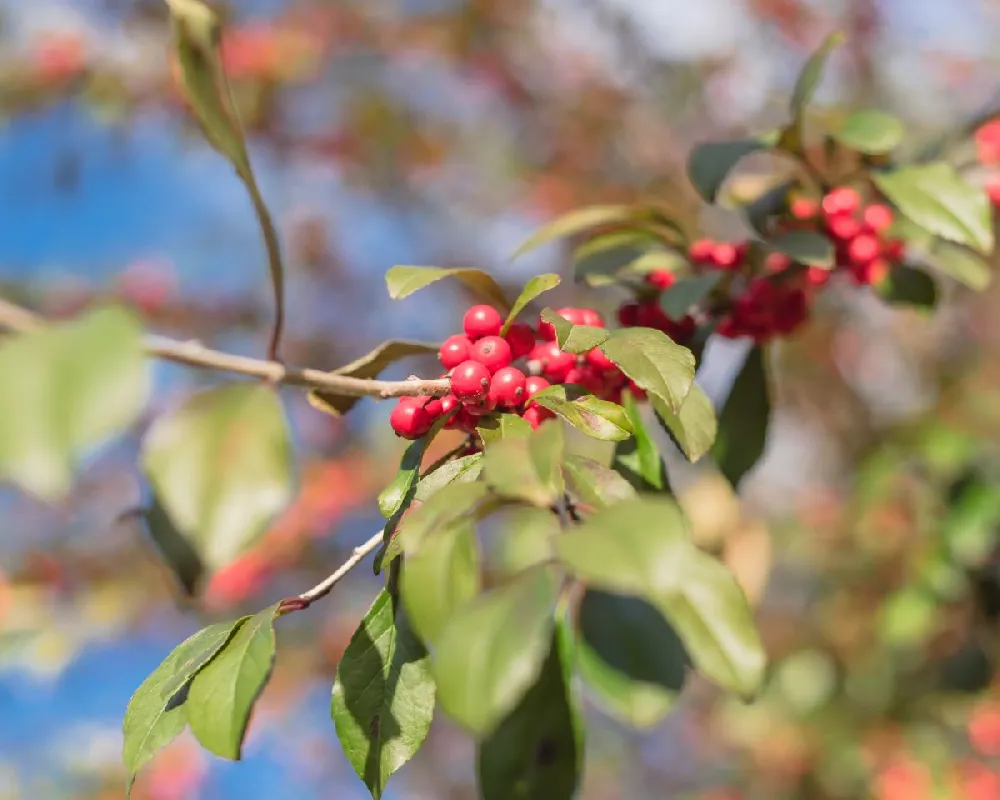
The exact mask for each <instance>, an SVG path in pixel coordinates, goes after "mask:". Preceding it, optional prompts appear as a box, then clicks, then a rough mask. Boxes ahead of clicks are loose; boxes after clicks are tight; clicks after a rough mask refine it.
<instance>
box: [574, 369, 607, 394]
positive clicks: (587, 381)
mask: <svg viewBox="0 0 1000 800" xmlns="http://www.w3.org/2000/svg"><path fill="white" fill-rule="evenodd" d="M564 382H565V383H574V384H576V385H577V386H582V387H583V388H584V389H586V390H587V391H588V392H590V393H591V394H596V395H600V394H601V393H602V392H603V391H604V385H605V384H604V376H603V375H602V374H601V373H600V372H599V371H598V370H596V369H593V368H592V367H589V366H583V367H573V369H571V370H570V371H569V372H567V373H566V377H565V379H564Z"/></svg>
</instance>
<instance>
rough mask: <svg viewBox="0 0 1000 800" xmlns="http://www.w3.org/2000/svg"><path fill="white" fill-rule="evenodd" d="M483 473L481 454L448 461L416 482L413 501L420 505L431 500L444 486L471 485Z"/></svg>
mask: <svg viewBox="0 0 1000 800" xmlns="http://www.w3.org/2000/svg"><path fill="white" fill-rule="evenodd" d="M482 471H483V454H482V453H473V454H472V455H470V456H462V458H456V459H455V460H454V461H449V462H448V463H447V464H444V465H443V466H441V467H438V468H437V469H436V470H434V471H433V472H432V473H431V474H430V475H427V476H426V477H423V478H421V479H420V480H419V481H418V482H417V491H416V494H414V495H413V499H414V500H418V501H420V502H421V503H423V502H426V501H427V500H429V499H430V498H431V495H433V494H436V493H437V492H439V491H440V490H441V489H443V488H444V487H445V486H448V485H449V484H452V483H472V482H473V481H475V480H478V479H479V476H480V474H481V473H482Z"/></svg>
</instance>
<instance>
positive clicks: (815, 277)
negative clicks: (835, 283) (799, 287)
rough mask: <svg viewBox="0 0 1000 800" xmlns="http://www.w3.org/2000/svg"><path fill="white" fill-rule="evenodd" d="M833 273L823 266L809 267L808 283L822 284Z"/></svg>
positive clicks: (813, 284) (811, 284) (807, 273)
mask: <svg viewBox="0 0 1000 800" xmlns="http://www.w3.org/2000/svg"><path fill="white" fill-rule="evenodd" d="M832 274H833V273H832V272H830V270H828V269H823V267H809V268H808V269H807V270H806V283H807V284H809V285H810V286H822V285H823V284H825V283H826V282H827V281H829V280H830V276H831V275H832Z"/></svg>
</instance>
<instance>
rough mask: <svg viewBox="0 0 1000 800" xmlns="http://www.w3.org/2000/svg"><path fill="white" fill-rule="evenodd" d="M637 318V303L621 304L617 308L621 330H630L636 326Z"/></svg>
mask: <svg viewBox="0 0 1000 800" xmlns="http://www.w3.org/2000/svg"><path fill="white" fill-rule="evenodd" d="M638 318H639V304H638V303H622V304H621V305H620V306H619V307H618V324H619V325H621V326H622V327H623V328H631V327H633V326H635V325H638V324H639V323H638V321H637V320H638Z"/></svg>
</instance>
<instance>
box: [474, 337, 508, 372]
mask: <svg viewBox="0 0 1000 800" xmlns="http://www.w3.org/2000/svg"><path fill="white" fill-rule="evenodd" d="M511 356H512V353H511V351H510V345H509V344H507V342H506V340H504V339H501V338H500V337H499V336H484V337H483V338H482V339H480V340H479V341H477V342H475V343H474V344H473V345H472V352H471V353H470V354H469V357H470V358H471V359H472V360H473V361H478V362H479V363H480V364H482V365H483V366H484V367H486V369H488V370H489V371H490V375H492V374H493V373H494V372H496V371H497V370H498V369H503V368H504V367H508V366H510V362H511V360H512V358H511Z"/></svg>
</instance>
